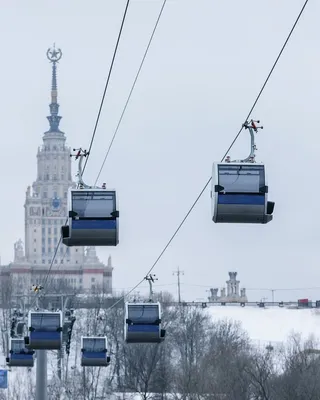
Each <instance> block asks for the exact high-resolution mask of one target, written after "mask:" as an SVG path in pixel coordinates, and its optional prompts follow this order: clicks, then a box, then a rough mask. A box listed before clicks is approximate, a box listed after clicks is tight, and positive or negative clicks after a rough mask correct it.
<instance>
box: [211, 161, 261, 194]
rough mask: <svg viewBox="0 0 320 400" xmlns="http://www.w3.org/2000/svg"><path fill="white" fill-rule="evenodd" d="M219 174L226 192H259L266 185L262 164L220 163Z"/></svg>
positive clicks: (220, 181)
mask: <svg viewBox="0 0 320 400" xmlns="http://www.w3.org/2000/svg"><path fill="white" fill-rule="evenodd" d="M218 174H219V185H221V186H223V187H224V190H225V192H226V193H259V191H260V188H261V187H263V186H264V185H265V174H264V166H262V165H254V164H253V165H252V166H251V165H219V167H218Z"/></svg>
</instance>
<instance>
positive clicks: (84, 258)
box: [5, 48, 113, 293]
mask: <svg viewBox="0 0 320 400" xmlns="http://www.w3.org/2000/svg"><path fill="white" fill-rule="evenodd" d="M61 56H62V52H61V50H60V49H55V48H53V49H49V50H48V52H47V57H48V59H49V61H50V62H51V63H52V82H51V103H50V105H49V108H50V115H49V116H48V117H47V119H48V122H49V129H48V131H47V132H45V133H44V134H43V137H42V140H43V144H42V146H41V147H39V148H38V152H37V177H36V180H35V181H34V182H33V183H32V185H31V186H28V188H27V191H26V198H25V203H24V208H25V241H24V244H23V242H22V240H21V239H20V240H19V241H17V242H16V243H15V244H14V261H13V262H12V263H11V264H10V265H9V266H8V267H6V268H5V269H6V271H7V273H8V274H10V275H11V276H12V277H13V278H14V279H15V280H16V281H17V285H16V286H17V288H18V289H19V288H20V287H21V288H23V287H26V286H29V287H31V286H32V285H34V284H41V283H42V280H43V279H44V278H45V277H46V275H47V273H48V269H49V268H50V266H51V264H52V260H54V261H53V264H52V267H51V271H50V275H49V276H48V279H47V282H49V286H50V289H52V290H55V289H56V288H61V287H63V286H64V287H65V286H67V287H68V288H74V289H77V290H80V291H83V292H86V291H92V290H93V289H98V288H103V289H104V292H105V293H111V292H112V270H113V267H112V262H111V257H109V259H108V264H107V265H105V264H103V263H102V262H100V260H99V259H98V257H97V255H96V250H95V248H94V247H89V248H86V249H85V248H83V247H67V246H65V245H64V244H62V243H60V236H61V226H62V225H64V224H65V223H66V221H67V215H68V208H67V198H68V189H69V188H70V187H75V183H74V182H73V181H72V173H71V157H70V152H71V149H70V148H69V147H67V146H66V136H65V133H64V132H62V131H61V130H60V128H59V124H60V120H61V118H62V117H61V116H59V104H58V87H57V64H58V62H59V60H60V59H61ZM59 243H60V245H59ZM26 283H28V285H26ZM21 290H22V289H21Z"/></svg>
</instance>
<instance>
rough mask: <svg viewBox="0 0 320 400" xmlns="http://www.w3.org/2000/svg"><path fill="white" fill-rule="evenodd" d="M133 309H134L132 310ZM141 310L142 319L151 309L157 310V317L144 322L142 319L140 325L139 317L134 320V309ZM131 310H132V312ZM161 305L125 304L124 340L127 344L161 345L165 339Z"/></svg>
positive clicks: (155, 303) (154, 303)
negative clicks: (162, 327)
mask: <svg viewBox="0 0 320 400" xmlns="http://www.w3.org/2000/svg"><path fill="white" fill-rule="evenodd" d="M131 307H132V308H131ZM139 307H140V309H141V311H138V312H141V317H142V316H143V315H144V312H145V311H146V310H147V309H148V308H149V309H150V310H152V308H153V309H154V310H157V315H154V316H152V319H150V318H151V316H150V317H149V318H148V321H147V320H146V318H145V319H144V320H142V319H141V323H139V316H138V318H137V319H135V320H132V313H130V311H132V310H133V308H136V309H137V310H138V309H139ZM130 308H131V310H130ZM161 318H162V311H161V304H160V303H159V302H149V303H125V319H124V340H125V342H126V343H161V342H162V341H163V340H164V337H165V330H164V329H161V323H162V321H161Z"/></svg>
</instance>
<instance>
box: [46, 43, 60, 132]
mask: <svg viewBox="0 0 320 400" xmlns="http://www.w3.org/2000/svg"><path fill="white" fill-rule="evenodd" d="M61 57H62V51H61V50H60V49H56V48H55V44H54V45H53V48H49V49H48V51H47V58H48V60H49V61H50V62H51V63H52V83H51V103H50V105H49V107H50V114H51V115H50V116H49V117H47V119H48V121H49V124H50V130H49V132H59V133H61V131H60V129H59V123H60V120H61V118H62V117H60V116H59V115H58V113H59V104H58V87H57V63H58V62H59V60H60V59H61Z"/></svg>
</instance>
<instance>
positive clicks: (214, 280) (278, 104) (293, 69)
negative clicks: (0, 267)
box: [0, 0, 320, 300]
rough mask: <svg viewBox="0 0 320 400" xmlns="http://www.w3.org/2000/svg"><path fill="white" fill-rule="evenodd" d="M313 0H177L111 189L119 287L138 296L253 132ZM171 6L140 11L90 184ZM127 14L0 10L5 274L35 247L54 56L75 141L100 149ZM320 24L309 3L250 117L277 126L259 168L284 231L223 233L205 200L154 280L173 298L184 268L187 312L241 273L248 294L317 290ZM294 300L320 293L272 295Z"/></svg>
mask: <svg viewBox="0 0 320 400" xmlns="http://www.w3.org/2000/svg"><path fill="white" fill-rule="evenodd" d="M303 2H304V1H302V0H299V1H298V0H281V1H279V0H268V1H256V0H243V1H241V2H239V1H238V0H229V1H214V0H168V2H167V5H166V7H165V9H164V12H163V16H162V18H161V20H160V23H159V27H158V30H157V32H156V35H155V38H154V41H153V43H152V45H151V48H150V51H149V53H148V56H147V59H146V62H145V64H144V67H143V70H142V72H141V75H140V78H139V81H138V83H137V86H136V89H135V91H134V93H133V96H132V99H131V102H130V104H129V107H128V109H127V112H126V115H125V117H124V120H123V123H122V125H121V128H120V130H119V132H118V136H117V138H116V141H115V143H114V146H113V148H112V150H111V153H110V155H109V158H108V161H107V163H106V165H105V168H104V171H103V173H102V175H101V182H99V183H102V182H104V181H106V182H107V183H108V186H109V187H111V188H116V189H117V192H118V196H119V205H120V244H119V246H118V247H117V248H114V249H113V248H99V249H98V254H99V256H100V257H101V259H102V260H103V261H106V260H107V257H108V255H109V254H111V255H112V258H113V262H114V266H115V270H114V279H113V285H114V287H115V288H121V287H130V286H134V285H135V284H136V283H137V282H138V281H139V280H140V279H141V278H142V277H143V276H144V274H145V273H146V271H147V270H148V269H149V267H150V266H151V265H152V263H153V262H154V261H155V259H156V258H157V256H158V255H159V253H160V251H161V250H162V248H163V246H164V245H165V244H166V243H167V241H168V239H169V238H170V237H171V235H172V233H173V232H174V230H175V229H176V227H177V225H178V224H179V223H180V221H181V219H182V218H183V217H184V215H185V213H186V212H187V211H188V209H189V207H190V205H191V204H192V203H193V201H194V200H195V198H196V196H197V195H198V193H199V192H200V190H201V189H202V187H203V186H204V184H205V182H206V181H207V179H208V178H209V176H210V174H211V167H212V162H213V161H215V160H220V158H221V157H222V156H223V154H224V152H225V151H226V149H227V148H228V146H229V145H230V143H231V141H232V140H233V138H234V136H235V134H236V133H237V131H238V130H239V128H240V126H241V124H242V122H244V118H245V116H246V114H247V113H248V111H249V109H250V107H251V105H252V102H253V100H254V99H255V97H256V95H257V93H258V91H259V90H260V87H261V85H262V83H263V81H264V79H265V78H266V75H267V74H268V72H269V70H270V68H271V65H272V63H273V62H274V60H275V58H276V56H277V54H278V52H279V50H280V48H281V46H282V44H283V42H284V40H285V38H286V36H287V35H288V32H289V30H290V29H291V26H292V24H293V22H294V20H295V18H296V16H297V15H298V12H299V10H300V8H301V6H302V4H303ZM161 5H162V1H160V0H148V1H146V0H144V1H142V0H140V1H139V0H132V1H131V4H130V6H129V10H128V15H127V21H126V24H125V27H124V31H123V36H122V39H121V42H120V46H119V52H118V56H117V58H116V62H115V66H114V72H113V75H112V77H111V82H110V87H109V91H108V93H107V97H106V101H105V105H104V109H103V113H102V117H101V120H100V124H99V127H98V130H97V134H96V139H95V142H94V145H93V148H92V155H91V157H90V158H89V161H88V165H87V169H86V173H85V181H87V182H88V183H94V181H95V179H96V176H97V173H98V171H99V169H100V166H101V163H102V160H103V158H104V156H105V153H106V150H107V148H108V145H109V141H110V139H111V137H112V135H113V132H114V129H115V126H116V124H117V122H118V119H119V116H120V114H121V111H122V108H123V106H124V103H125V100H126V97H127V95H128V93H129V90H130V87H131V85H132V82H133V79H134V76H135V74H136V71H137V68H138V66H139V63H140V61H141V58H142V56H143V53H144V51H145V47H146V45H147V42H148V40H149V37H150V34H151V31H152V29H153V26H154V23H155V21H156V18H157V15H158V12H159V10H160V7H161ZM124 7H125V1H124V0H123V1H122V0H121V1H120V0H112V1H111V0H108V1H106V0H96V1H94V2H91V4H90V6H89V3H88V2H87V1H83V0H69V1H65V0H56V1H55V2H54V3H52V2H44V1H42V0H29V1H28V2H23V1H13V0H10V1H9V0H3V2H2V7H1V14H0V24H1V31H2V32H1V33H2V35H1V37H2V40H1V53H2V62H1V78H0V79H1V96H0V107H1V110H2V143H3V147H2V152H1V154H2V157H1V161H0V162H1V169H2V188H3V194H2V196H1V207H2V229H1V231H0V238H1V251H0V252H1V258H2V264H5V263H8V262H9V261H10V260H12V258H13V242H14V241H15V240H17V239H18V238H19V237H21V238H22V239H23V238H24V209H23V203H24V196H25V191H26V188H27V186H28V185H31V183H32V182H33V181H34V180H35V178H36V152H37V147H38V146H40V145H41V144H42V134H43V132H44V131H46V130H47V128H48V123H47V121H46V116H47V115H48V112H49V108H48V104H49V101H50V98H49V96H50V78H51V67H50V64H49V63H48V60H47V59H46V55H45V52H46V50H47V48H48V47H49V46H51V45H52V43H53V42H55V43H56V45H57V47H60V48H61V49H62V51H63V58H62V60H61V62H60V63H59V65H58V89H59V95H58V101H59V104H60V115H62V116H63V119H62V121H61V124H60V127H61V129H62V130H63V131H64V132H65V133H66V135H67V143H68V144H69V145H70V146H72V147H73V146H75V147H79V146H82V147H83V148H88V146H89V142H90V139H91V134H92V130H93V126H94V122H95V118H96V114H97V111H98V106H99V102H100V98H101V95H102V92H103V87H104V84H105V80H106V77H107V73H108V69H109V65H110V62H111V57H112V53H113V49H114V45H115V41H116V37H117V34H118V29H119V27H120V22H121V18H122V15H123V11H124ZM319 12H320V5H319V2H317V1H310V2H309V5H308V6H307V8H306V10H305V13H304V14H303V17H302V19H301V20H300V22H299V25H298V27H297V29H296V31H295V32H294V34H293V36H292V38H291V40H290V42H289V45H288V46H287V48H286V50H285V52H284V54H283V56H282V58H281V60H280V62H279V64H278V66H277V68H276V70H275V72H274V75H273V76H272V78H271V80H270V82H269V84H268V86H267V88H266V90H265V92H264V94H263V96H262V98H261V100H260V101H259V103H258V106H257V108H256V110H255V112H254V113H253V115H252V116H253V117H254V118H256V119H260V120H261V122H262V123H263V125H264V127H265V129H264V130H263V131H262V132H260V133H259V136H258V137H257V146H258V153H257V160H258V161H264V162H266V164H267V167H268V178H269V191H270V199H271V200H274V201H275V202H276V208H275V213H274V221H273V222H271V223H270V224H268V225H265V226H260V225H259V226H243V225H238V226H237V225H223V224H221V225H218V224H214V223H213V222H212V220H211V210H210V207H211V205H210V195H209V189H208V190H207V191H206V193H205V194H204V195H203V197H202V199H201V200H200V201H199V203H198V205H197V207H196V208H195V210H194V211H193V213H192V214H191V216H190V218H189V219H188V221H187V222H186V223H185V225H184V226H183V228H182V229H181V231H180V233H179V234H178V236H177V237H176V239H175V240H174V242H173V243H172V245H171V246H170V248H169V249H168V250H167V252H166V253H165V255H164V257H163V258H162V260H161V261H160V262H159V263H158V265H157V267H156V269H155V273H156V274H157V276H158V278H159V282H158V283H159V284H171V285H168V286H167V287H165V286H164V287H162V289H167V290H170V291H175V290H176V288H175V286H173V285H172V284H173V283H174V282H175V281H176V278H175V277H173V276H172V271H173V270H174V269H176V267H177V265H179V266H180V268H181V269H183V270H184V271H185V275H184V277H182V281H183V282H184V283H185V285H183V286H182V295H183V298H185V299H191V300H193V299H195V298H199V297H205V296H206V295H207V293H206V292H205V290H206V287H205V285H208V286H209V287H210V286H211V287H216V286H217V287H220V286H221V285H223V284H224V282H225V280H226V279H227V275H228V274H227V272H228V271H230V270H236V271H238V276H239V279H240V280H241V286H242V287H243V286H244V287H247V288H265V287H270V288H290V287H292V288H293V287H297V288H299V287H316V286H320V283H318V281H319V278H320V269H319V247H318V246H319V224H320V214H319V212H318V209H319V204H318V203H319V201H318V199H319V195H320V189H319V185H318V181H319V173H318V168H317V164H316V162H315V160H316V157H317V155H318V153H319V136H318V132H317V131H318V125H319V121H318V118H317V116H318V107H319V100H320V99H319V96H320V95H319V93H320V90H319V89H320V88H319V80H320V78H319V60H320V56H319V51H318V47H319V46H318V38H319V37H320V25H319V23H318V15H319ZM248 149H249V137H248V134H247V133H246V132H243V133H242V134H241V137H240V139H239V140H238V142H237V144H236V145H235V146H234V148H233V149H232V152H231V153H230V155H231V157H234V158H241V157H242V156H247V153H248ZM74 167H76V165H74ZM74 172H75V168H74ZM193 285H199V286H193ZM201 285H203V287H202V286H201ZM209 287H208V288H209ZM159 289H160V287H159ZM143 290H144V289H141V291H143ZM263 295H266V296H267V297H268V298H271V295H270V293H267V294H266V292H262V291H248V297H249V300H250V299H251V300H256V299H258V297H261V296H263ZM296 296H305V297H308V296H309V297H312V299H313V300H316V299H318V298H320V290H318V291H317V290H313V291H297V292H292V291H290V292H281V293H280V292H279V293H277V294H276V299H277V300H281V299H288V298H293V299H294V298H296Z"/></svg>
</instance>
